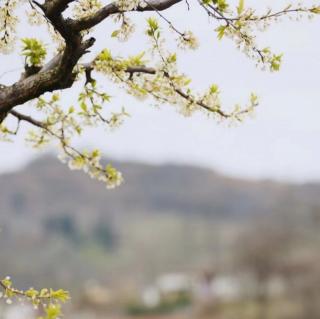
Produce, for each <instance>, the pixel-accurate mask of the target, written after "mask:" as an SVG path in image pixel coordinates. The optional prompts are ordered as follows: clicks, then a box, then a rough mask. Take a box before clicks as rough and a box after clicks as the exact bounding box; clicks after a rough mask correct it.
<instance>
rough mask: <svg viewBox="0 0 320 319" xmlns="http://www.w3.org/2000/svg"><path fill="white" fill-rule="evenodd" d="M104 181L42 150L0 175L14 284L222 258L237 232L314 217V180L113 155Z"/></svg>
mask: <svg viewBox="0 0 320 319" xmlns="http://www.w3.org/2000/svg"><path fill="white" fill-rule="evenodd" d="M113 164H114V166H115V167H117V168H119V169H120V170H121V171H122V172H123V174H124V177H125V183H124V185H123V186H121V187H120V188H118V189H116V190H111V191H110V190H107V189H105V188H104V186H103V185H102V184H101V183H98V182H96V181H94V180H90V179H89V178H88V177H87V176H86V175H85V174H83V173H81V172H76V171H70V170H69V169H68V168H67V167H66V166H65V165H62V164H61V163H59V161H58V160H56V159H55V158H51V157H44V158H41V159H38V160H36V161H34V162H33V163H31V164H30V165H28V166H27V167H26V168H24V169H23V170H21V171H19V172H15V173H10V174H4V175H1V176H0V185H1V192H0V212H1V214H0V227H1V232H0V249H1V258H0V269H1V275H2V276H3V275H7V274H8V275H9V274H10V275H12V276H13V277H14V278H16V279H17V280H18V281H19V282H20V283H21V285H26V286H27V285H29V284H35V283H37V282H41V285H42V286H43V285H44V283H48V284H49V285H55V286H59V287H60V286H61V285H62V286H66V285H67V286H69V287H70V286H72V287H74V289H77V287H80V286H81V285H83V284H84V282H85V281H86V280H99V282H106V283H110V284H111V283H113V282H117V283H119V282H126V284H127V283H128V282H131V281H134V282H143V281H144V280H147V279H148V278H152V277H153V276H155V275H156V274H158V273H161V272H164V271H177V270H179V271H180V270H190V269H198V268H201V267H206V266H207V265H212V264H216V266H217V267H218V266H219V265H220V267H223V261H224V260H226V259H227V258H228V245H230V243H232V240H233V238H234V236H235V235H236V234H237V232H238V231H239V230H240V229H241V228H242V227H243V226H244V225H247V224H248V223H252V222H253V221H254V220H257V219H260V220H261V219H272V220H274V221H276V223H283V225H284V226H283V227H293V226H292V225H293V224H294V225H300V226H301V225H307V226H306V227H309V226H310V227H312V225H313V224H314V221H315V220H317V221H318V220H319V219H320V196H319V194H320V184H305V185H290V184H285V183H277V182H272V181H248V180H243V179H235V178H230V177H226V176H223V175H221V174H218V173H216V172H213V171H210V170H206V169H201V168H196V167H190V166H177V165H162V166H151V165H145V164H137V163H129V162H128V163H125V162H113Z"/></svg>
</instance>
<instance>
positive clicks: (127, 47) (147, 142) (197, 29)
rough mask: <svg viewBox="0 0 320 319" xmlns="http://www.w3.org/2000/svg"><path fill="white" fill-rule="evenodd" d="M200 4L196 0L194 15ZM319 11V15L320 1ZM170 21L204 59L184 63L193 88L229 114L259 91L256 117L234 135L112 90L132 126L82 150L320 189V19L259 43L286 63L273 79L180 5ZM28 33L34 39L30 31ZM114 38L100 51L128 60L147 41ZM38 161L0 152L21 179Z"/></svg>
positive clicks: (13, 62)
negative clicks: (193, 38) (194, 39)
mask: <svg viewBox="0 0 320 319" xmlns="http://www.w3.org/2000/svg"><path fill="white" fill-rule="evenodd" d="M193 1H194V2H195V0H189V2H190V3H191V5H192V3H193ZM303 2H304V3H306V4H307V3H310V1H303ZM314 2H315V3H319V5H320V1H314ZM247 3H248V4H253V6H257V3H259V5H258V6H259V7H260V8H263V7H265V6H266V5H268V4H269V5H270V6H273V5H274V4H276V5H277V7H281V5H284V4H286V3H287V1H278V0H277V1H265V0H263V1H262V0H259V1H247ZM165 15H166V16H167V17H168V18H170V19H171V20H172V21H174V20H175V21H176V25H177V26H178V27H179V28H180V29H182V30H185V29H191V30H194V33H195V34H196V35H198V37H199V40H200V49H199V50H198V51H196V52H181V53H180V54H179V56H180V58H181V63H180V67H181V70H183V71H184V72H185V73H186V74H188V75H190V76H191V77H192V78H193V87H194V88H195V89H198V90H203V89H205V88H206V87H208V86H209V85H210V84H212V83H217V84H218V85H219V87H220V89H221V91H222V92H223V95H222V102H223V105H226V106H228V105H233V104H235V103H237V102H242V103H243V102H245V101H246V99H247V97H249V95H250V93H251V92H252V91H254V92H256V93H257V94H258V96H259V98H260V101H261V103H260V105H259V107H258V109H257V111H256V114H255V117H254V118H252V119H251V118H249V119H247V120H246V121H244V122H243V123H241V124H237V125H236V126H232V127H229V126H228V125H226V124H223V123H216V122H215V121H214V120H213V119H211V118H207V117H206V116H204V115H203V114H198V115H195V116H193V117H191V118H185V117H183V116H181V115H180V114H178V113H177V112H176V110H175V109H174V108H173V107H172V106H169V105H168V106H167V105H163V106H161V107H160V108H155V107H153V106H150V101H147V102H141V101H137V100H135V99H133V98H130V97H126V96H125V95H124V94H123V93H122V94H120V95H119V92H121V91H119V90H114V89H110V91H108V93H109V92H110V93H112V95H117V98H115V99H114V100H113V102H112V105H111V106H110V107H112V108H113V109H114V110H117V109H120V108H121V106H125V107H126V108H127V110H128V111H129V113H130V114H131V117H130V118H129V119H127V120H126V121H125V123H124V124H123V126H122V127H120V128H119V129H117V130H116V131H113V132H106V131H103V130H92V131H90V132H89V134H88V135H87V136H86V137H85V138H84V139H83V142H82V143H83V144H82V145H85V146H86V147H95V146H99V147H101V148H102V149H103V150H104V152H105V154H106V155H107V156H108V157H111V158H117V159H123V160H139V161H146V162H151V163H164V162H176V163H188V164H194V165H201V166H205V167H210V168H212V169H215V170H218V171H221V172H223V173H227V174H231V175H235V176H242V177H250V178H272V179H278V180H291V181H297V182H304V181H319V180H320V168H319V163H320V147H319V140H320V125H319V118H320V107H319V101H320V89H319V74H320V43H319V40H318V39H319V30H320V16H319V18H317V19H314V20H312V21H309V20H308V19H307V18H305V19H302V20H301V21H300V22H295V21H287V20H285V21H283V22H281V23H279V24H277V25H275V26H273V27H271V29H270V30H269V31H268V32H265V33H260V34H259V35H260V43H261V45H262V46H270V47H271V48H272V49H273V50H274V51H275V52H283V53H284V63H283V66H282V69H281V71H280V72H279V73H273V74H270V73H268V72H263V71H261V70H259V69H257V68H256V67H255V65H254V62H253V61H251V60H249V59H248V58H247V57H245V56H244V55H243V54H242V53H240V52H239V51H237V50H236V48H235V45H234V43H233V42H232V41H230V40H228V39H225V40H223V41H221V42H220V41H218V40H217V38H216V34H215V33H214V32H213V29H214V27H215V25H214V24H212V23H209V21H208V19H207V18H206V16H205V15H204V14H202V13H201V12H199V11H197V10H195V12H192V13H188V12H187V11H186V10H185V6H184V5H183V4H182V5H178V6H176V7H175V8H173V9H171V10H170V11H167V12H166V13H165ZM137 21H139V22H138V25H137V30H142V27H143V25H144V24H145V20H144V18H142V19H141V17H140V19H139V20H137ZM23 29H24V32H27V31H30V29H28V28H26V27H25V26H23ZM106 30H107V31H106ZM113 30H114V26H112V24H110V23H104V24H103V25H102V26H100V27H99V28H98V29H97V30H96V34H97V38H98V40H97V42H98V45H97V46H96V48H97V50H98V49H99V48H103V47H106V46H107V47H109V48H112V49H114V50H115V52H117V53H119V54H122V56H126V55H127V54H130V53H138V52H140V51H141V50H143V48H144V45H145V40H144V37H143V36H141V32H140V34H139V37H134V38H133V39H132V40H131V41H129V42H128V43H126V44H122V43H120V44H119V43H117V42H116V41H115V40H110V36H109V35H110V33H111V32H112V31H113ZM39 34H40V36H42V37H44V36H45V35H44V33H43V32H42V33H41V32H40V33H39ZM29 36H30V35H29ZM44 39H45V38H44ZM170 45H171V44H169V46H170ZM171 47H172V45H171ZM95 52H97V51H95ZM1 61H2V63H1V65H0V74H3V73H4V72H5V71H6V70H11V69H15V68H16V67H17V66H19V63H20V65H21V58H18V57H17V56H14V57H9V56H5V57H4V56H1ZM8 65H9V67H8ZM13 76H14V72H12V73H9V74H6V75H4V76H3V78H0V82H1V81H3V82H5V81H10V80H12V78H13ZM108 90H109V88H108ZM64 102H65V103H67V104H69V105H70V104H71V103H73V104H74V103H76V98H75V96H74V95H72V94H68V95H67V96H66V97H65V98H64ZM26 109H28V110H29V109H30V107H26ZM36 154H38V151H37V152H35V151H33V150H31V149H30V148H29V147H27V146H26V145H25V142H24V141H23V139H22V138H18V139H17V140H16V141H15V142H14V143H3V142H0V171H2V172H3V171H7V170H12V169H17V168H19V167H21V165H24V164H25V163H26V162H27V161H29V160H30V159H31V158H33V157H34V156H36Z"/></svg>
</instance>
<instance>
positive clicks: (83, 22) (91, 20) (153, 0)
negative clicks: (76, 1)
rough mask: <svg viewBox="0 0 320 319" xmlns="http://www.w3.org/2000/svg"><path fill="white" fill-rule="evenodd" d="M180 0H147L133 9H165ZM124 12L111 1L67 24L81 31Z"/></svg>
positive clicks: (141, 10) (140, 10)
mask: <svg viewBox="0 0 320 319" xmlns="http://www.w3.org/2000/svg"><path fill="white" fill-rule="evenodd" d="M181 1H182V0H149V1H148V2H147V3H146V5H145V6H139V7H137V8H136V9H135V10H133V11H139V12H143V11H162V10H166V9H168V8H170V7H172V6H173V5H175V4H177V3H179V2H181ZM121 12H124V11H123V10H122V9H121V8H120V7H119V6H118V5H117V3H115V2H113V3H110V4H108V5H106V6H105V7H103V8H101V9H100V10H98V11H97V12H96V13H95V14H93V15H91V16H88V17H85V18H83V19H79V20H71V21H70V22H69V26H70V27H71V28H72V30H74V31H82V30H86V29H90V28H92V27H94V26H95V25H97V24H98V23H100V22H101V21H103V20H104V19H106V18H107V17H109V16H110V15H112V14H116V13H121Z"/></svg>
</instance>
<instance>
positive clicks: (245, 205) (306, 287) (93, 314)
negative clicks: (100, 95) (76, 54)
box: [0, 0, 320, 319]
mask: <svg viewBox="0 0 320 319" xmlns="http://www.w3.org/2000/svg"><path fill="white" fill-rule="evenodd" d="M189 2H190V5H191V6H192V8H193V7H194V9H195V10H194V11H193V10H192V11H190V12H187V11H186V6H185V4H180V5H177V6H175V7H174V8H172V9H170V10H168V11H167V12H165V14H166V16H167V17H168V18H169V19H172V20H174V21H176V25H177V27H179V28H180V29H181V30H184V29H192V30H194V31H195V33H196V34H197V35H198V37H199V40H200V44H201V46H200V49H199V50H198V51H196V52H179V57H180V67H181V70H183V71H184V72H185V73H187V74H188V75H190V76H191V77H192V78H193V79H194V80H193V87H194V88H195V89H197V90H204V89H206V88H207V87H208V86H209V85H210V84H211V83H218V84H219V86H220V89H221V90H222V92H223V94H222V96H223V105H225V107H226V108H228V107H231V106H232V105H234V104H235V103H237V102H242V103H244V102H245V101H246V99H247V98H248V97H249V95H250V92H252V91H254V92H256V93H257V94H258V95H259V97H260V100H261V103H260V106H259V107H258V108H257V111H256V114H255V117H254V118H248V119H247V120H245V121H244V122H243V123H240V124H237V125H232V126H229V125H227V124H225V123H216V122H215V121H214V120H213V119H211V118H207V117H206V116H205V115H202V114H196V115H195V116H193V117H191V118H184V117H182V116H181V115H180V114H178V113H177V112H176V110H174V109H173V108H172V107H171V106H170V105H164V106H161V107H160V108H156V107H154V106H152V103H151V102H152V101H146V102H141V101H137V100H135V99H133V98H130V97H127V96H125V95H124V94H121V91H119V90H118V89H117V88H112V87H109V86H108V85H107V84H106V83H104V82H102V83H101V85H102V86H105V89H106V92H107V93H109V94H110V95H112V96H114V98H113V99H112V102H111V104H110V105H107V107H110V108H112V110H113V111H116V110H119V109H121V107H122V106H125V107H126V108H127V110H128V111H129V112H130V114H131V117H130V118H128V119H127V120H126V121H125V123H124V124H123V125H122V126H121V127H120V128H119V129H117V130H115V131H114V132H106V131H104V130H99V129H97V130H95V129H94V130H90V131H89V132H88V134H87V135H86V136H85V137H84V138H83V140H82V141H81V142H79V145H78V146H80V147H97V146H98V147H101V148H102V150H103V151H104V154H105V156H106V158H107V159H108V161H111V162H112V163H113V164H114V165H115V166H116V167H117V168H119V169H120V170H121V171H122V172H123V174H124V177H125V183H124V185H122V186H121V187H119V188H117V189H116V190H113V191H107V190H106V189H105V188H104V187H103V185H101V184H100V183H98V182H96V181H93V180H91V179H90V178H88V177H87V176H86V175H85V174H83V173H82V172H75V171H70V170H69V169H68V167H67V166H65V165H63V164H61V163H60V162H59V161H58V160H57V159H56V157H55V156H52V155H48V154H47V152H49V153H50V154H51V153H54V148H49V149H46V150H44V151H41V152H39V151H33V150H32V149H30V148H28V147H27V146H26V145H25V142H24V140H23V137H22V136H18V137H17V138H16V139H15V140H14V143H0V172H1V174H0V229H1V232H0V251H1V258H0V277H2V276H5V275H11V276H12V278H14V282H15V284H16V285H17V286H18V287H21V288H27V287H29V286H31V285H32V286H35V287H43V286H50V287H54V288H60V287H63V288H66V289H69V290H70V291H71V294H72V302H71V303H69V304H68V306H67V307H66V309H65V313H66V315H65V317H67V318H77V319H79V318H88V319H89V318H90V319H91V318H106V317H107V318H117V319H122V318H129V317H130V318H131V317H138V318H144V319H149V318H158V319H159V318H160V319H168V318H170V319H182V318H193V319H199V318H204V319H234V318H236V319H242V318H245V319H271V318H272V319H304V318H307V319H318V318H319V317H320V306H319V305H320V282H319V278H320V272H319V266H318V265H319V262H320V260H319V244H320V235H319V234H320V233H319V227H320V197H319V193H320V183H319V180H320V169H319V162H320V148H319V146H318V144H319V133H320V128H319V116H320V109H319V95H320V90H319V87H318V86H319V76H318V75H319V70H320V55H319V53H320V52H319V51H320V44H319V41H318V30H319V27H320V19H314V20H312V21H309V20H308V19H307V18H304V19H303V20H302V21H301V22H295V21H288V20H284V21H282V22H281V23H279V24H276V25H274V26H272V27H271V28H270V30H268V31H267V32H265V33H263V34H259V43H261V46H263V47H264V46H269V45H270V46H271V47H272V49H273V50H274V51H275V52H284V54H285V55H284V62H283V66H282V68H281V71H280V72H279V73H273V74H270V73H268V72H263V71H260V70H259V69H257V68H256V67H255V65H254V62H253V61H250V60H248V59H247V58H246V57H245V56H244V55H243V54H242V53H241V52H238V51H237V50H236V49H235V45H234V43H232V42H231V41H230V40H228V39H225V40H223V41H220V42H219V41H218V40H217V38H216V34H215V33H214V32H213V29H214V28H215V25H214V24H213V23H210V22H209V21H208V19H207V17H206V15H204V14H202V13H201V11H199V10H198V9H197V6H196V5H195V4H194V2H195V1H193V0H189ZM230 2H232V1H230ZM236 2H237V1H233V2H232V3H236ZM304 3H306V5H308V4H310V3H312V2H310V1H304ZM247 4H248V5H250V4H251V5H254V6H255V7H257V8H258V9H259V10H262V9H264V8H266V7H267V5H270V6H273V7H275V8H281V7H283V6H284V5H285V4H286V1H259V2H258V1H247ZM147 16H148V15H144V17H145V18H146V17H147ZM139 17H140V18H139ZM186 17H187V19H186ZM133 18H134V19H136V18H137V30H138V37H137V36H135V37H133V38H132V39H131V40H130V41H129V42H128V43H125V44H123V43H120V44H119V43H118V42H117V41H115V40H114V39H111V38H110V37H109V34H110V33H111V32H112V31H113V30H114V29H115V26H114V25H113V24H112V23H110V22H106V23H104V24H102V25H101V26H100V27H99V28H97V29H96V31H95V32H96V35H97V37H98V41H97V43H98V44H97V46H96V47H95V50H94V52H92V53H91V54H90V55H89V56H88V60H89V59H90V56H93V55H94V54H96V53H97V52H98V51H99V49H101V48H103V47H109V48H112V50H113V52H115V53H114V54H115V55H116V54H120V55H125V54H134V53H138V52H140V51H141V50H143V49H144V48H145V45H146V42H145V39H144V38H143V37H141V36H139V34H141V33H142V32H143V28H144V26H145V22H144V19H141V16H140V15H137V16H135V15H133ZM21 19H22V20H23V13H22V12H21ZM106 30H107V31H106ZM35 31H37V34H39V36H40V37H41V38H42V39H43V40H44V41H45V42H46V41H48V40H47V35H46V33H45V32H44V31H39V30H38V29H34V28H29V27H27V26H26V25H25V24H22V26H21V27H20V31H19V32H21V33H20V34H22V35H26V36H27V35H30V33H32V32H35ZM139 31H141V32H140V33H139ZM169 35H170V33H169ZM169 48H172V49H174V46H173V42H172V41H169ZM124 52H125V54H124ZM22 65H23V60H22V58H21V57H19V56H18V55H13V56H4V57H3V56H1V65H0V75H1V74H3V76H2V77H1V79H0V82H1V81H3V83H11V82H13V81H14V80H15V79H16V78H17V77H18V76H19V74H20V72H21V68H22ZM17 67H18V68H20V69H19V70H17V69H16V68H17ZM7 70H15V71H12V72H9V73H5V72H6V71H7ZM76 89H77V87H76V88H75V90H71V91H70V93H68V94H66V95H65V96H64V97H63V103H64V104H65V105H71V104H74V103H75V101H76ZM20 109H21V110H23V111H25V112H31V113H32V112H33V111H32V109H31V108H30V106H27V105H26V106H22V107H21V108H20ZM25 129H27V128H25ZM34 317H35V314H34V313H33V310H32V309H26V311H25V312H22V311H21V306H18V307H17V308H15V307H14V306H10V307H8V306H5V305H4V303H0V318H1V319H30V318H34Z"/></svg>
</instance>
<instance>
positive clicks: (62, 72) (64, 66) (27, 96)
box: [0, 38, 94, 119]
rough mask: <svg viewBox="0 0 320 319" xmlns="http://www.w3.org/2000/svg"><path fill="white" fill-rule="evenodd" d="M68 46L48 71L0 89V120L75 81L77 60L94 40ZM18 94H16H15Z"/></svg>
mask: <svg viewBox="0 0 320 319" xmlns="http://www.w3.org/2000/svg"><path fill="white" fill-rule="evenodd" d="M78 41H79V43H75V44H72V43H71V44H68V45H67V46H66V49H65V51H64V53H63V54H62V56H61V59H57V61H56V62H55V64H53V65H52V66H51V67H50V68H49V69H47V68H44V70H43V71H40V72H39V73H37V74H34V75H32V76H30V77H27V78H25V79H21V80H20V81H18V82H16V83H15V84H13V85H11V86H7V87H4V88H1V89H0V118H2V119H3V118H4V117H5V116H4V115H5V114H7V113H8V112H9V111H10V110H11V109H12V108H13V107H15V106H17V105H21V104H23V103H25V102H27V101H30V100H32V99H34V98H37V97H39V96H40V95H42V94H44V93H46V92H52V91H54V90H60V89H66V88H69V87H71V86H72V84H73V82H74V80H75V74H74V73H73V69H74V67H75V65H76V64H77V63H78V61H79V59H80V58H81V57H82V55H84V54H85V53H86V52H87V50H88V48H90V47H91V46H92V45H93V43H94V39H93V38H90V39H89V40H86V41H84V42H81V38H79V39H78ZM17 92H18V94H17Z"/></svg>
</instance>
